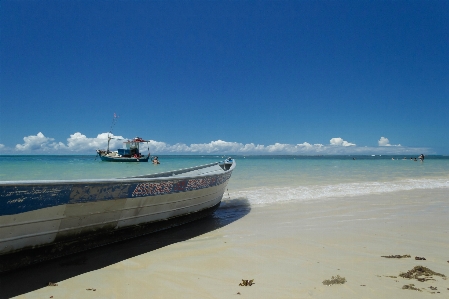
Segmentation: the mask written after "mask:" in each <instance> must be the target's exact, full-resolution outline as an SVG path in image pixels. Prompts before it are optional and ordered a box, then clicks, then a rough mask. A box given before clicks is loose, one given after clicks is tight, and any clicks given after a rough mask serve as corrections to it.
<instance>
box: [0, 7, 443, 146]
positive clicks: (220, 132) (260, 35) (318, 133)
mask: <svg viewBox="0 0 449 299" xmlns="http://www.w3.org/2000/svg"><path fill="white" fill-rule="evenodd" d="M114 113H115V114H116V116H118V118H117V119H116V124H115V125H114V126H113V127H112V121H113V116H114ZM448 114H449V1H443V0H441V1H438V0H435V1H400V0H398V1H364V0H355V1H345V0H341V1H305V0H304V1H300V0H297V1H249V0H248V1H243V0H242V1H192V0H189V1H188V0H185V1H176V0H174V1H151V0H146V1H139V0H135V1H126V0H123V1H113V0H112V1H97V0H89V1H83V0H78V1H69V0H67V1H46V0H41V1H26V0H20V1H11V0H2V1H1V2H0V154H95V149H98V148H106V146H107V135H108V132H111V131H112V135H114V136H116V137H117V139H114V140H113V144H112V145H111V146H113V147H121V144H122V142H123V141H122V140H120V139H129V138H133V137H135V136H140V137H142V138H144V139H147V140H151V143H150V145H151V150H152V152H154V153H157V154H170V153H173V154H208V153H209V154H216V153H217V154H225V153H229V154H232V153H234V154H241V153H244V154H413V155H419V154H421V153H425V154H444V155H447V154H449V134H448V128H449V117H448ZM111 127H112V128H111ZM111 129H112V130H111ZM110 134H111V133H110Z"/></svg>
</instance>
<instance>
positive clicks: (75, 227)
mask: <svg viewBox="0 0 449 299" xmlns="http://www.w3.org/2000/svg"><path fill="white" fill-rule="evenodd" d="M234 167H235V162H233V163H232V165H229V164H228V165H227V167H224V166H223V165H221V166H220V165H219V164H213V165H209V166H207V165H206V167H202V168H201V167H197V168H192V169H186V170H184V171H182V170H181V171H176V172H174V173H173V174H171V173H165V174H161V175H162V176H161V177H157V176H155V175H152V176H143V177H134V178H124V179H114V180H103V181H65V182H61V181H52V182H32V183H30V182H25V183H21V184H18V183H17V182H1V183H0V196H1V197H3V198H1V200H2V201H3V206H4V207H6V208H4V209H3V210H4V211H5V212H3V215H1V216H0V256H2V255H8V254H11V253H15V252H18V251H23V250H26V249H33V248H39V247H42V246H47V245H53V246H54V245H58V244H65V243H67V242H68V243H73V242H74V241H76V240H78V239H79V240H81V239H83V238H85V236H91V237H90V239H91V240H93V239H96V238H98V237H99V236H101V235H102V234H104V233H105V232H111V231H118V230H122V229H126V228H129V227H135V226H140V225H147V224H150V223H158V222H160V221H166V220H169V219H174V218H177V217H180V216H185V215H190V214H192V215H193V214H195V213H198V212H201V211H205V210H207V209H211V208H213V207H216V206H218V204H219V203H220V201H221V199H222V197H223V193H224V191H225V189H226V186H227V183H228V180H229V178H230V176H231V173H232V170H233V168H234ZM226 168H228V169H226ZM41 186H44V189H43V188H42V187H41ZM25 193H26V194H25ZM21 194H22V195H21ZM23 194H25V195H23ZM55 198H56V199H55ZM52 200H53V201H55V200H56V201H59V203H61V204H54V203H53V202H51V201H52ZM36 201H37V203H36ZM49 201H50V202H49ZM64 201H65V202H64ZM39 202H41V204H40V205H39ZM62 202H64V203H62ZM8 205H10V206H8ZM36 205H37V206H36ZM45 205H47V206H45ZM0 207H1V204H0ZM27 209H28V211H27ZM23 210H25V211H23ZM5 214H6V215H5ZM92 236H93V238H92ZM108 242H110V240H109V241H108ZM94 243H95V242H94ZM100 245H102V244H100ZM61 246H62V247H64V246H63V245H61ZM62 247H61V248H62ZM53 251H54V249H53ZM57 251H58V250H57ZM59 251H63V249H60V250H59ZM61 254H64V253H63V252H61ZM0 271H1V269H0Z"/></svg>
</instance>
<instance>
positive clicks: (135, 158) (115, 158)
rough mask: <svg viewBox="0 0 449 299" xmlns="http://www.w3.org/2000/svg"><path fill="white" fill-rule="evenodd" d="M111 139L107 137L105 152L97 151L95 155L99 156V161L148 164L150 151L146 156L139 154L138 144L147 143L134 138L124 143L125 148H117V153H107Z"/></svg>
mask: <svg viewBox="0 0 449 299" xmlns="http://www.w3.org/2000/svg"><path fill="white" fill-rule="evenodd" d="M111 139H112V138H111V137H110V136H108V148H107V150H97V155H99V156H100V158H101V161H106V162H148V160H149V159H150V151H148V155H147V156H144V155H142V153H141V152H140V144H141V143H148V142H149V141H147V140H143V139H142V138H140V137H136V138H134V139H132V140H128V141H125V142H124V145H125V148H119V149H118V150H117V151H114V152H111V151H109V142H110V141H111Z"/></svg>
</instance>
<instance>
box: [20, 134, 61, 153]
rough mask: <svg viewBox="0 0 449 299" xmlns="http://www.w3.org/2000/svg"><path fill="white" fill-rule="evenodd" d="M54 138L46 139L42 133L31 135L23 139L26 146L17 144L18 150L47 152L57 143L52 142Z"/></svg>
mask: <svg viewBox="0 0 449 299" xmlns="http://www.w3.org/2000/svg"><path fill="white" fill-rule="evenodd" d="M53 140H55V139H54V138H49V137H45V136H44V134H42V133H41V132H39V133H37V135H30V136H27V137H23V141H24V144H17V145H16V150H18V151H39V150H42V151H46V150H49V149H51V148H54V146H55V143H54V142H52V141H53Z"/></svg>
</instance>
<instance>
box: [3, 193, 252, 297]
mask: <svg viewBox="0 0 449 299" xmlns="http://www.w3.org/2000/svg"><path fill="white" fill-rule="evenodd" d="M250 210H251V206H250V204H249V202H248V200H247V199H245V198H235V199H227V200H223V201H222V203H221V205H220V207H219V208H218V209H217V210H216V211H215V212H214V213H213V214H211V215H209V216H207V217H205V218H202V219H199V220H195V221H192V222H189V223H186V224H183V225H180V226H177V227H173V228H169V229H166V230H163V231H158V232H154V233H151V234H147V235H144V236H140V237H136V238H133V239H129V240H125V241H121V242H117V243H113V244H109V245H105V246H102V247H98V248H94V249H91V250H88V251H84V252H80V253H76V254H72V255H68V256H63V257H60V258H56V259H53V260H48V261H44V262H41V263H38V264H34V265H30V266H27V267H24V268H21V269H16V270H13V271H9V272H4V273H0V290H1V291H0V299H3V298H11V297H14V296H18V295H21V294H25V293H28V292H32V291H34V290H37V289H40V288H43V287H45V286H47V285H48V284H49V282H53V283H57V282H60V281H62V280H66V279H69V278H71V277H75V276H78V275H80V274H83V273H87V272H90V271H94V270H98V269H101V268H104V267H107V266H109V265H112V264H115V263H118V262H120V261H123V260H126V259H129V258H132V257H135V256H138V255H141V254H145V253H148V252H151V251H153V250H156V249H159V248H162V247H165V246H168V245H171V244H174V243H178V242H183V241H186V240H189V239H192V238H195V237H197V236H200V235H202V234H205V233H208V232H211V231H214V230H216V229H219V228H221V227H224V226H226V225H228V224H230V223H233V222H234V221H237V220H239V219H240V218H243V217H244V216H245V215H247V214H248V213H249V212H250Z"/></svg>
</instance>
